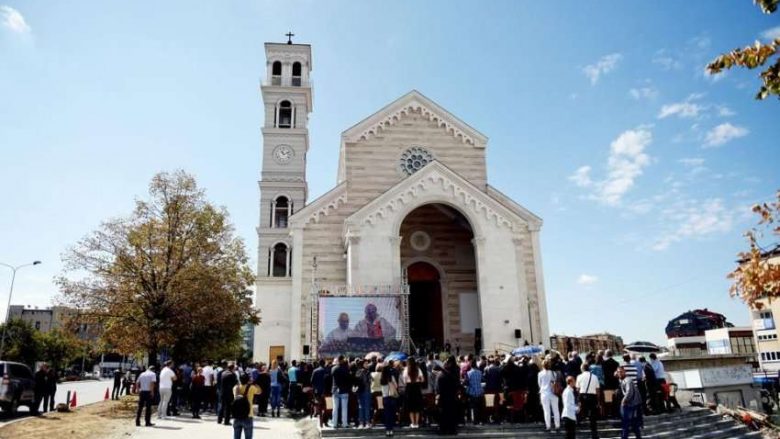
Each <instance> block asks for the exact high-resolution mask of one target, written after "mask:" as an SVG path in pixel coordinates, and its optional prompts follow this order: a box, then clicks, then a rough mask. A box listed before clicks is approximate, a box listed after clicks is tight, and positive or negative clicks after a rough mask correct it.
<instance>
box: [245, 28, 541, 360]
mask: <svg viewBox="0 0 780 439" xmlns="http://www.w3.org/2000/svg"><path fill="white" fill-rule="evenodd" d="M265 52H266V57H267V63H266V65H267V75H266V78H265V80H264V81H263V85H262V87H261V92H262V99H263V104H264V106H265V121H264V127H263V129H262V133H263V164H262V174H261V180H260V223H259V227H258V229H257V231H258V235H259V243H260V245H259V249H258V280H257V305H258V306H259V307H260V309H261V312H262V323H261V324H260V325H259V326H258V327H257V329H256V333H255V349H254V354H255V359H256V360H259V361H268V360H269V359H274V358H277V357H278V356H282V357H284V358H287V359H290V358H293V359H294V358H301V357H302V356H304V354H305V353H308V351H309V347H310V346H311V345H312V333H311V328H312V322H311V321H310V319H311V318H312V312H313V309H312V306H313V305H314V304H313V301H312V300H311V298H312V297H313V294H312V289H313V287H312V286H313V284H314V283H315V282H316V284H318V285H328V286H329V288H331V289H332V290H340V291H345V292H355V291H365V290H371V289H374V288H383V289H386V290H387V291H398V290H399V288H398V287H399V285H400V284H401V283H402V282H403V279H404V274H405V273H408V283H409V287H410V292H411V293H410V297H409V302H410V305H409V323H410V326H411V328H410V329H411V335H412V337H413V338H420V339H435V340H436V341H438V342H439V343H443V342H444V341H450V342H451V343H452V344H453V346H454V345H456V344H459V345H460V346H463V347H464V351H466V352H467V351H470V350H471V348H470V347H472V346H474V339H475V334H477V333H478V332H479V330H481V334H482V346H483V348H484V349H485V350H493V349H495V348H497V347H499V346H506V345H514V346H516V345H517V343H518V341H520V342H523V341H528V342H529V343H532V344H538V343H539V342H541V341H547V340H549V333H548V327H547V305H546V300H545V291H544V280H543V276H542V261H541V252H540V248H539V231H540V228H541V225H542V220H541V219H540V218H539V217H537V216H536V215H534V214H533V213H531V212H529V211H528V210H527V209H525V208H523V207H522V206H521V205H519V204H517V203H516V202H514V201H513V200H511V199H509V198H508V197H507V196H505V195H504V194H502V193H501V192H499V191H498V190H497V189H496V188H494V187H492V186H490V185H489V184H488V182H487V169H486V166H485V161H486V160H485V158H486V151H487V143H488V139H487V137H486V136H485V135H483V134H482V133H480V132H479V131H477V130H476V129H474V128H472V127H471V126H469V125H468V124H467V123H465V122H463V121H462V120H460V119H458V118H457V117H455V116H454V115H452V114H450V113H449V112H448V111H447V110H445V109H444V108H442V107H440V106H439V105H438V104H436V103H435V102H433V101H432V100H430V99H428V98H427V97H425V96H423V95H422V94H420V93H419V92H417V91H411V92H409V93H407V94H405V95H403V96H401V97H400V98H398V99H397V100H395V101H393V102H391V103H389V104H387V105H386V106H385V107H383V108H382V109H380V110H379V111H377V112H376V113H374V114H372V115H369V116H368V117H366V118H365V119H363V120H362V121H360V122H358V123H357V124H356V125H354V126H352V127H351V128H348V129H347V130H346V131H344V132H343V133H342V136H341V147H340V152H339V162H338V163H339V167H338V175H337V184H336V186H335V187H334V188H332V189H331V190H330V191H328V192H327V193H325V195H323V196H321V197H320V198H318V199H316V200H314V201H311V202H308V200H307V184H306V166H307V162H306V155H307V152H308V148H309V135H308V115H309V113H310V112H311V111H312V89H311V83H310V81H309V74H310V72H311V70H312V58H311V47H310V46H309V45H305V44H277V43H266V45H265ZM485 110H486V111H488V110H489V108H485ZM504 147H509V145H506V146H504ZM315 261H316V264H315ZM315 267H316V268H315ZM517 330H519V332H517ZM516 335H520V337H519V339H518V338H516ZM312 348H313V347H312Z"/></svg>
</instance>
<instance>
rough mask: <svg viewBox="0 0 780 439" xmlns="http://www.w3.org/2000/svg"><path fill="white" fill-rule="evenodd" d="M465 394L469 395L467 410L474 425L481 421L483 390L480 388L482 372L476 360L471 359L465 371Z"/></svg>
mask: <svg viewBox="0 0 780 439" xmlns="http://www.w3.org/2000/svg"><path fill="white" fill-rule="evenodd" d="M466 394H467V395H468V396H469V412H470V414H471V420H472V422H473V423H474V425H477V424H479V423H480V422H482V403H483V397H482V396H483V395H484V394H485V392H484V391H483V390H482V372H481V371H480V370H479V368H478V367H477V362H476V361H474V360H473V359H472V360H471V367H470V368H469V371H468V372H466Z"/></svg>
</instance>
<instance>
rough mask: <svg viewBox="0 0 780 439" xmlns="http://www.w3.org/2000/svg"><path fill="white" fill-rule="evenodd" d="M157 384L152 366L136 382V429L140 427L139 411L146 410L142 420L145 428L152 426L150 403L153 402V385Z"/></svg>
mask: <svg viewBox="0 0 780 439" xmlns="http://www.w3.org/2000/svg"><path fill="white" fill-rule="evenodd" d="M156 382H157V375H156V374H155V373H154V366H149V369H147V370H146V372H144V373H142V374H141V375H139V376H138V380H137V381H136V386H137V387H136V389H137V390H138V411H137V412H136V414H135V425H136V427H140V426H141V411H142V410H143V409H144V408H146V413H145V414H144V419H145V420H146V426H147V427H151V426H153V425H154V424H152V401H153V400H154V383H156Z"/></svg>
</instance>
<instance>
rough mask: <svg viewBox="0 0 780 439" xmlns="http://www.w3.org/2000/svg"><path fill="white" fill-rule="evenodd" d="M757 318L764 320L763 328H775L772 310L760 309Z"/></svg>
mask: <svg viewBox="0 0 780 439" xmlns="http://www.w3.org/2000/svg"><path fill="white" fill-rule="evenodd" d="M759 316H760V317H759V318H760V319H761V320H763V321H764V329H775V319H774V316H772V311H762V312H761V313H759Z"/></svg>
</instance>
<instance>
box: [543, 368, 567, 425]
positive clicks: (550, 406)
mask: <svg viewBox="0 0 780 439" xmlns="http://www.w3.org/2000/svg"><path fill="white" fill-rule="evenodd" d="M542 367H543V368H544V370H542V371H541V372H539V376H538V378H537V380H538V383H539V396H540V397H541V400H542V411H543V412H544V425H545V427H546V428H547V431H548V432H551V431H552V428H551V425H550V412H551V411H552V415H553V417H554V418H555V431H556V433H557V432H560V430H561V413H560V411H559V409H558V396H559V395H560V394H561V393H562V392H563V389H562V388H561V385H560V383H559V380H558V377H557V376H556V374H555V372H553V371H552V370H550V369H551V368H552V360H550V359H549V358H548V359H545V360H544V361H543V362H542Z"/></svg>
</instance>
